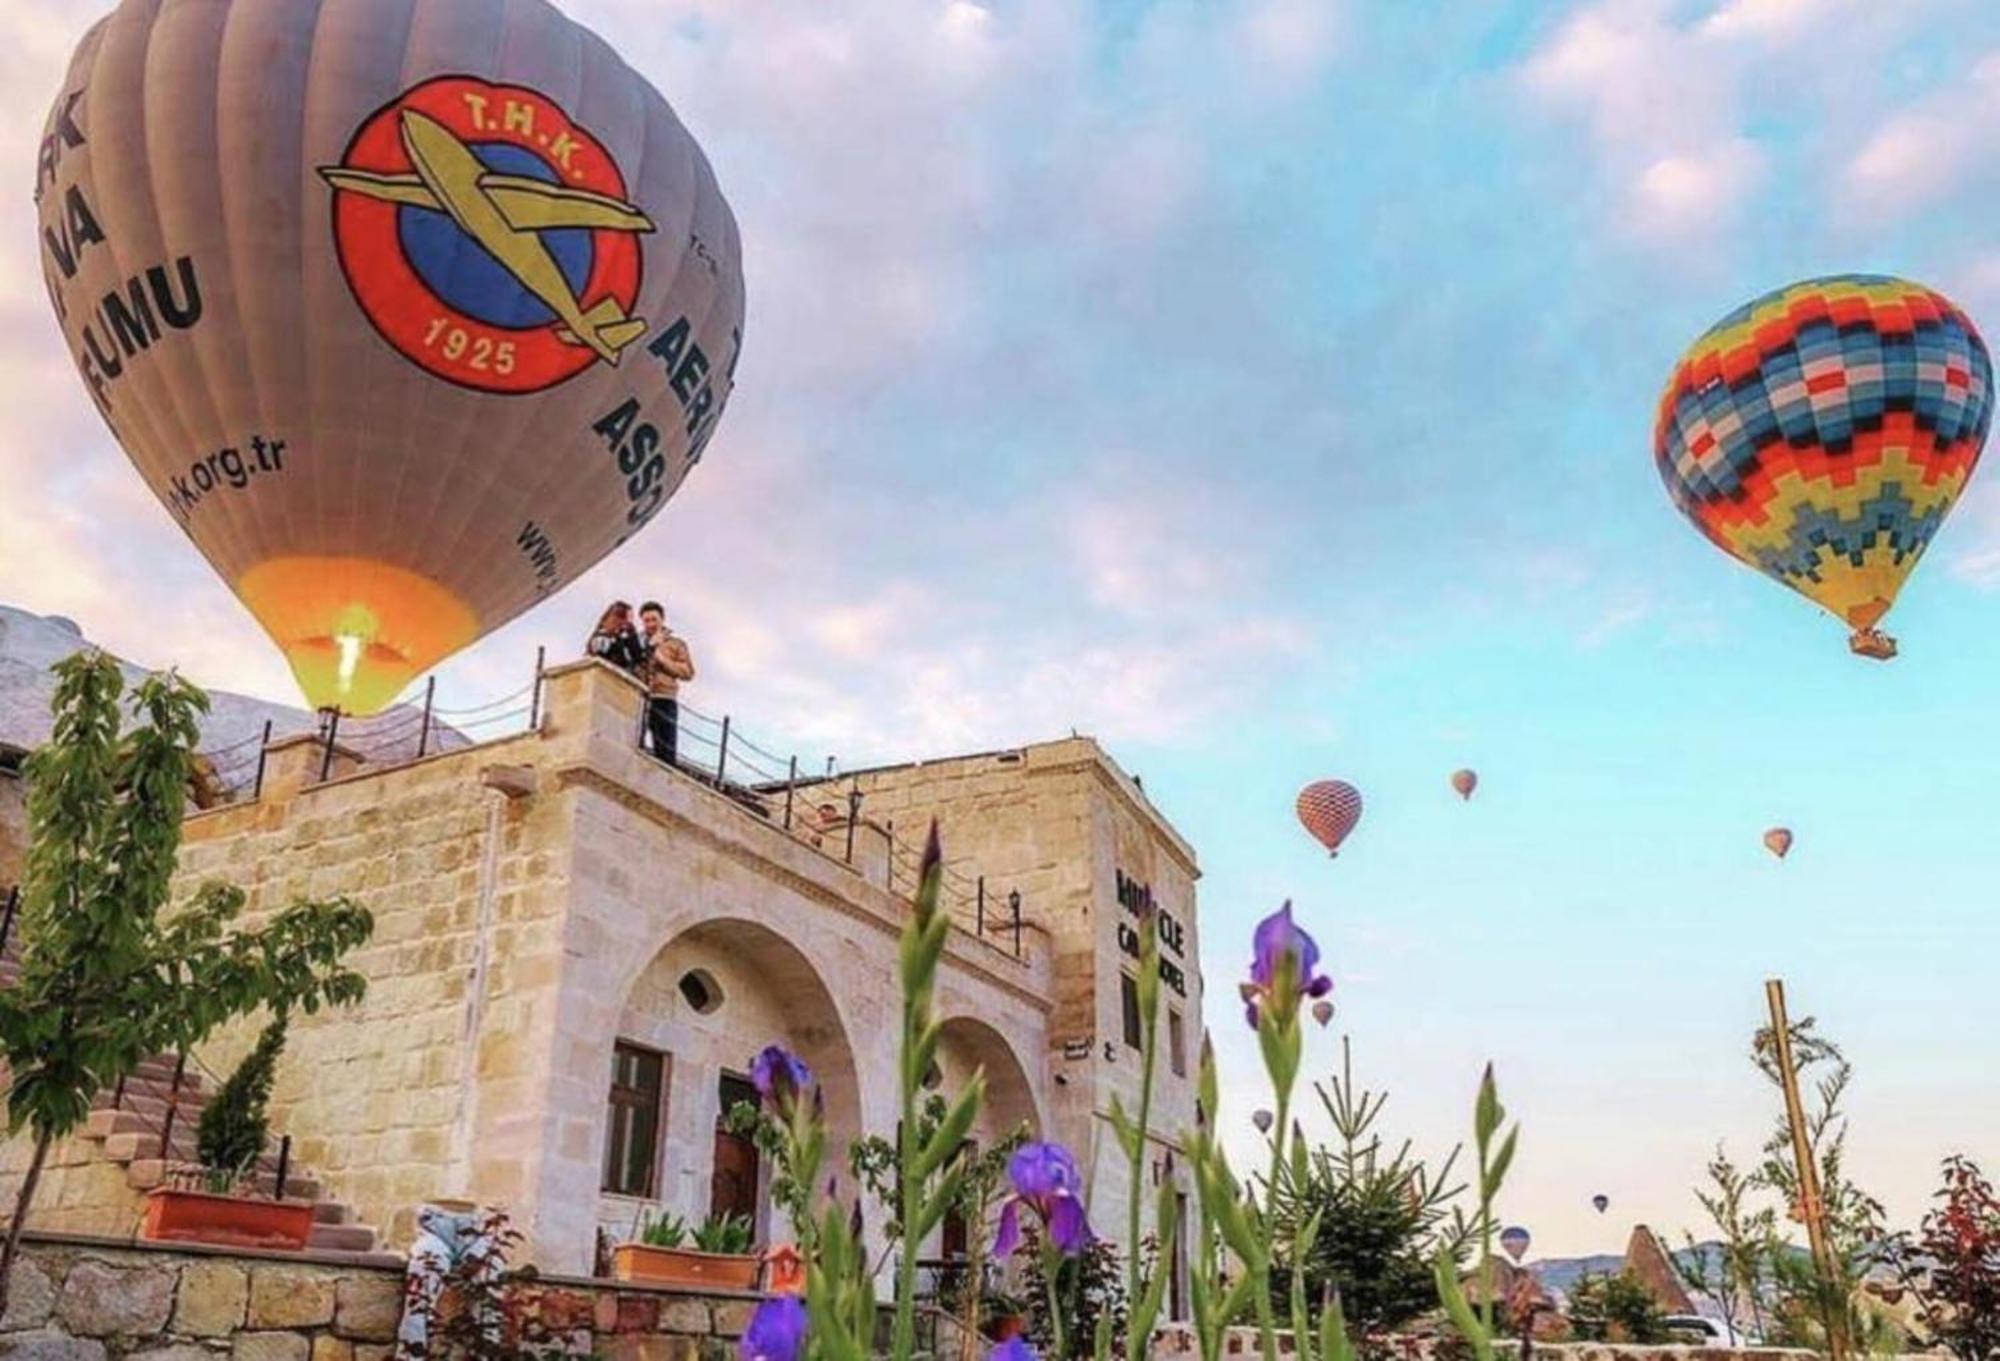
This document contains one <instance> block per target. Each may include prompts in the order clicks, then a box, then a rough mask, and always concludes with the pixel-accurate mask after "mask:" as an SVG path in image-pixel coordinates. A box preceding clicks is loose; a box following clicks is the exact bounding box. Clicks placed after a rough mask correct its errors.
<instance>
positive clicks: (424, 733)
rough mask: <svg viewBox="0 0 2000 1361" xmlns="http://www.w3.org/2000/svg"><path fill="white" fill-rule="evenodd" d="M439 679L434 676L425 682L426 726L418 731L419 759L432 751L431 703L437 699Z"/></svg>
mask: <svg viewBox="0 0 2000 1361" xmlns="http://www.w3.org/2000/svg"><path fill="white" fill-rule="evenodd" d="M437 691H438V678H437V677H436V676H432V677H431V678H430V679H428V680H426V681H425V682H424V726H423V727H421V728H419V729H418V730H417V759H418V760H420V761H421V760H422V759H423V758H424V754H425V753H426V752H428V751H429V750H430V749H431V702H432V701H433V700H435V699H436V698H437Z"/></svg>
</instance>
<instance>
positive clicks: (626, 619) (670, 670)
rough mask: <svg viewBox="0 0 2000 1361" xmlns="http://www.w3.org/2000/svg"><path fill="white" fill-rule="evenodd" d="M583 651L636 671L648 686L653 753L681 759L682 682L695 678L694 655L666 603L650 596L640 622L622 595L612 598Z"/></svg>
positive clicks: (666, 758) (670, 761)
mask: <svg viewBox="0 0 2000 1361" xmlns="http://www.w3.org/2000/svg"><path fill="white" fill-rule="evenodd" d="M584 650H585V651H586V652H587V653H589V655H591V656H593V657H601V658H603V659H604V660H605V661H607V662H610V663H611V664H612V665H613V666H615V667H617V668H618V669H619V670H621V671H625V672H629V673H630V674H631V675H633V676H636V677H637V678H638V680H639V683H640V684H641V685H643V686H645V687H646V735H647V738H648V740H649V743H650V745H651V747H652V751H653V755H654V756H655V757H657V758H658V759H660V760H662V761H665V762H666V763H667V764H668V765H675V764H677V759H676V758H677V757H678V755H679V737H680V720H681V704H680V693H681V686H682V685H683V684H685V683H686V682H688V681H691V680H693V679H694V657H693V655H692V654H690V653H689V652H688V645H687V643H686V641H685V640H683V639H682V638H681V636H680V635H679V634H677V633H675V632H674V631H673V630H672V629H670V628H668V627H667V612H666V610H665V608H664V607H662V606H661V604H660V602H659V601H657V600H648V601H647V602H646V603H645V604H643V605H641V606H640V607H639V622H638V624H637V626H636V627H635V626H634V624H633V622H632V607H631V606H630V605H629V604H627V603H626V602H625V601H623V600H614V601H612V602H611V606H610V608H609V609H607V610H605V611H604V614H603V616H602V617H601V618H600V619H598V621H597V627H596V629H595V630H593V631H592V632H591V635H590V641H589V643H587V644H586V645H585V648H584Z"/></svg>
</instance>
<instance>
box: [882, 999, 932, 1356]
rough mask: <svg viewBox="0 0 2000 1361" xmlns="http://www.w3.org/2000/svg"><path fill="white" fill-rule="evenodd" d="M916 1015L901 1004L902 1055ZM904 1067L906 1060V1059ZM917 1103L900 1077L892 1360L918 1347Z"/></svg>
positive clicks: (911, 1040)
mask: <svg viewBox="0 0 2000 1361" xmlns="http://www.w3.org/2000/svg"><path fill="white" fill-rule="evenodd" d="M916 1025H917V1013H916V1009H915V1008H914V1006H913V1005H912V1004H911V999H905V1000H904V1004H903V1053H904V1054H905V1055H906V1056H907V1055H909V1054H911V1053H913V1052H914V1051H915V1049H916V1044H917V1036H916V1034H915V1030H916ZM903 1066H904V1068H905V1069H906V1070H907V1069H908V1067H909V1061H908V1058H907V1057H906V1058H905V1060H904V1065H903ZM917 1133H918V1131H917V1100H916V1084H915V1083H913V1082H912V1081H911V1080H910V1074H909V1073H908V1072H907V1071H905V1072H904V1074H903V1124H902V1128H901V1129H900V1130H898V1131H897V1135H896V1143H897V1146H898V1152H899V1153H900V1157H899V1158H898V1159H897V1163H898V1172H899V1177H898V1180H897V1186H898V1187H899V1188H900V1190H901V1204H900V1205H898V1206H897V1211H896V1213H897V1218H898V1219H900V1220H901V1221H902V1225H903V1244H902V1248H903V1250H902V1251H901V1252H900V1253H898V1254H897V1257H896V1328H895V1334H894V1339H893V1343H892V1350H891V1351H890V1355H891V1356H892V1357H893V1358H895V1361H909V1358H910V1356H911V1355H912V1354H913V1353H914V1352H915V1351H916V1346H917V1243H916V1239H915V1235H914V1234H913V1233H912V1232H911V1231H912V1229H913V1228H914V1227H915V1226H916V1223H917V1221H918V1219H919V1218H920V1216H921V1215H922V1213H923V1201H922V1196H923V1190H924V1187H923V1182H922V1180H921V1179H919V1178H918V1176H917V1156H918V1150H917Z"/></svg>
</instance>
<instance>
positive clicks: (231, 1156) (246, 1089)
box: [195, 1012, 285, 1191]
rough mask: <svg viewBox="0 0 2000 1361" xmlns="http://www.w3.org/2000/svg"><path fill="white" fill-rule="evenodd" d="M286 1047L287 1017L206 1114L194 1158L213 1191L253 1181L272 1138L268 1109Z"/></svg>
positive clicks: (267, 1033)
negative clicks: (243, 1180) (257, 1167)
mask: <svg viewBox="0 0 2000 1361" xmlns="http://www.w3.org/2000/svg"><path fill="white" fill-rule="evenodd" d="M284 1047H285V1017H284V1014H283V1013H282V1012H281V1013H279V1015H278V1018H277V1019H276V1020H274V1021H272V1022H271V1023H270V1024H269V1025H267V1026H265V1027H264V1033H263V1034H261V1035H259V1036H258V1037H257V1045H256V1047H255V1048H253V1049H252V1050H251V1051H250V1052H249V1054H247V1055H246V1056H244V1059H243V1062H241V1063H239V1064H238V1065H237V1066H236V1071H235V1072H233V1073H231V1074H230V1075H229V1077H228V1079H227V1080H226V1081H224V1082H223V1084H222V1087H221V1089H220V1090H218V1091H217V1092H216V1094H215V1100H213V1101H212V1102H210V1103H209V1105H208V1109H206V1110H204V1111H203V1112H202V1113H201V1124H200V1125H199V1126H198V1127H197V1128H196V1130H195V1156H196V1157H197V1158H199V1159H200V1160H201V1165H202V1168H203V1170H204V1171H205V1172H206V1173H207V1174H208V1178H209V1187H210V1189H211V1190H216V1191H228V1190H230V1189H232V1188H234V1187H235V1185H236V1183H237V1182H238V1181H240V1180H242V1179H243V1178H245V1177H247V1176H249V1175H250V1173H251V1172H252V1171H253V1170H254V1169H255V1167H256V1165H257V1159H258V1158H259V1157H260V1156H261V1155H262V1154H263V1152H264V1142H265V1140H267V1139H268V1138H270V1135H271V1129H270V1122H269V1121H268V1120H267V1119H266V1118H265V1107H266V1106H268V1105H269V1104H270V1100H271V1082H272V1079H273V1078H274V1077H276V1076H277V1069H278V1055H279V1053H281V1052H282V1051H283V1050H284Z"/></svg>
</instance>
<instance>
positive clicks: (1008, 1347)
mask: <svg viewBox="0 0 2000 1361" xmlns="http://www.w3.org/2000/svg"><path fill="white" fill-rule="evenodd" d="M986 1361H1040V1358H1039V1357H1037V1356H1036V1355H1035V1349H1034V1348H1033V1347H1032V1346H1030V1345H1029V1343H1028V1339H1027V1338H1025V1337H1010V1338H1008V1339H1007V1340H1006V1341H1005V1342H1002V1343H1000V1344H999V1345H998V1346H996V1347H994V1349H993V1350H992V1351H990V1352H988V1353H986Z"/></svg>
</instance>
